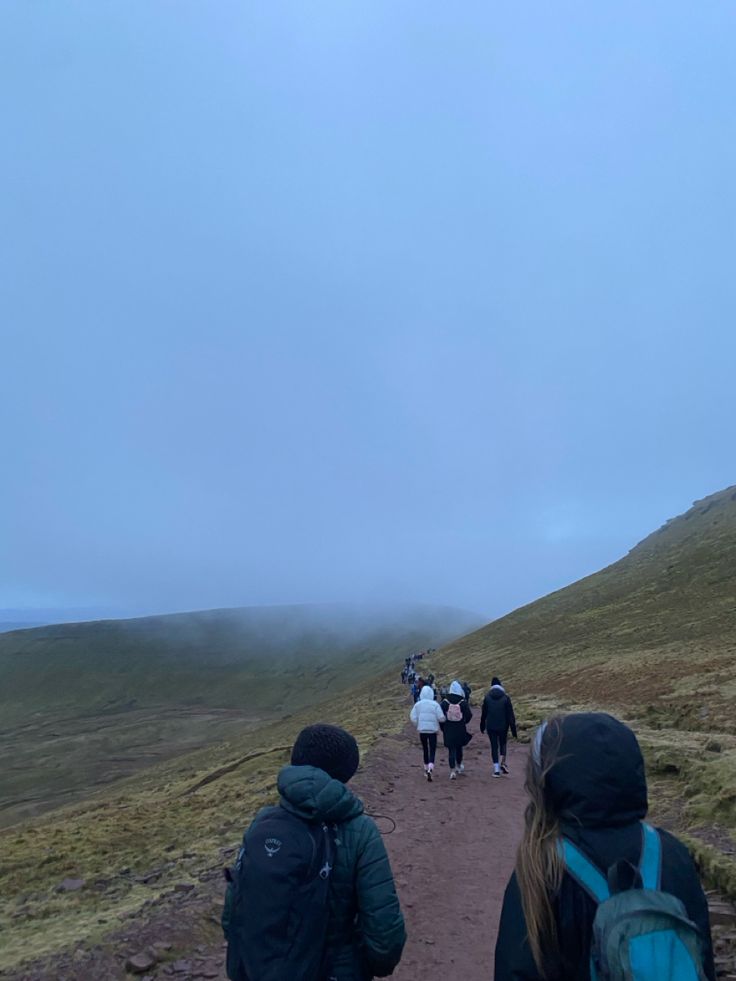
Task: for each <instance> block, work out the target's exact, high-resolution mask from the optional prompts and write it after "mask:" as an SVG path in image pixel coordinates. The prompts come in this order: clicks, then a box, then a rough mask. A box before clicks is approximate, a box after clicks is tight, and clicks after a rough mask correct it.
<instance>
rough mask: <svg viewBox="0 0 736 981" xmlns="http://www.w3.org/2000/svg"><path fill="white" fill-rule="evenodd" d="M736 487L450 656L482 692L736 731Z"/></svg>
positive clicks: (467, 640)
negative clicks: (497, 686) (498, 688)
mask: <svg viewBox="0 0 736 981" xmlns="http://www.w3.org/2000/svg"><path fill="white" fill-rule="evenodd" d="M735 654H736V487H729V488H727V489H726V490H724V491H721V492H719V493H717V494H713V495H712V496H710V497H707V498H705V499H704V500H702V501H697V502H696V503H695V504H694V505H693V507H692V508H691V509H690V510H689V511H688V512H687V513H686V514H683V515H681V516H680V517H678V518H674V519H672V520H671V521H668V522H667V523H666V524H665V525H664V526H663V527H662V528H660V529H659V530H658V531H656V532H654V533H653V534H652V535H649V536H648V537H647V538H645V539H644V541H642V542H641V543H640V544H638V545H637V546H636V547H635V548H633V549H632V550H631V551H630V552H629V554H628V555H626V556H625V557H624V558H622V559H621V560H619V561H618V562H615V563H614V564H613V565H610V566H608V567H607V568H605V569H603V570H602V571H600V572H597V573H595V574H594V575H592V576H588V577H587V578H585V579H582V580H580V581H579V582H576V583H573V584H572V585H571V586H567V587H566V588H565V589H561V590H559V591H558V592H555V593H551V594H550V595H549V596H545V597H544V598H543V599H540V600H537V601H536V602H534V603H531V604H529V605H528V606H525V607H522V608H521V609H519V610H516V611H515V612H513V613H511V614H509V615H508V616H505V617H503V618H502V619H500V620H496V621H495V622H493V623H491V624H489V625H488V626H486V627H483V628H482V629H480V630H478V631H476V632H475V633H472V634H469V635H468V636H466V637H463V638H461V639H460V640H459V641H457V642H456V643H454V644H452V645H450V646H449V647H448V648H447V649H446V651H445V657H446V659H447V663H448V664H454V663H457V664H458V668H459V667H460V665H462V666H463V670H464V671H465V673H466V674H469V675H472V676H473V680H474V681H475V682H476V684H479V685H485V684H487V683H488V682H489V681H490V677H491V675H492V674H499V675H501V676H502V677H503V678H504V680H507V681H508V682H509V683H511V684H513V687H514V689H515V690H516V691H517V692H519V693H526V694H532V695H540V696H559V698H561V699H564V700H566V701H570V700H577V701H581V702H586V701H590V702H605V704H607V705H610V706H613V707H615V706H619V707H622V708H626V709H627V710H630V709H631V708H632V706H638V707H650V706H651V707H652V709H653V711H654V712H659V713H661V714H663V715H664V716H666V717H668V718H671V719H675V720H677V722H678V724H679V725H685V726H687V727H690V728H707V729H711V728H713V727H717V728H719V729H725V730H727V731H729V732H736V711H734V709H735V708H736V657H734V655H735Z"/></svg>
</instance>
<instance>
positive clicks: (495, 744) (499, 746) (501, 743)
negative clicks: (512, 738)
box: [488, 729, 508, 763]
mask: <svg viewBox="0 0 736 981" xmlns="http://www.w3.org/2000/svg"><path fill="white" fill-rule="evenodd" d="M488 738H489V739H490V740H491V756H492V757H493V762H494V763H498V754H499V752H500V754H501V756H504V757H505V756H506V740H507V738H508V732H507V730H505V729H504V730H503V732H502V731H501V730H499V729H489V730H488Z"/></svg>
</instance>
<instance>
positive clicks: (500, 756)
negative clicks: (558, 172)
mask: <svg viewBox="0 0 736 981" xmlns="http://www.w3.org/2000/svg"><path fill="white" fill-rule="evenodd" d="M509 729H511V735H512V736H513V737H514V739H516V737H517V733H516V717H515V715H514V706H513V705H512V704H511V699H510V698H509V696H508V695H507V694H506V691H505V689H504V687H503V685H502V684H501V682H500V681H499V680H498V678H493V680H492V681H491V689H490V691H489V692H488V694H487V695H486V697H485V698H484V699H483V709H482V711H481V713H480V731H481V732H487V733H488V738H489V740H490V742H491V759H492V760H493V776H494V777H500V776H501V774H502V773H508V772H509V768H508V765H507V763H506V742H507V740H508V735H509Z"/></svg>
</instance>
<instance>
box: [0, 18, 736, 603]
mask: <svg viewBox="0 0 736 981" xmlns="http://www.w3.org/2000/svg"><path fill="white" fill-rule="evenodd" d="M734 28H736V8H735V7H734V6H733V5H732V4H709V5H704V4H691V3H684V2H679V0H675V2H672V0H667V2H664V0H653V2H651V3H648V4H644V5H642V4H641V3H636V2H633V0H624V2H622V3H618V4H615V5H609V6H608V8H607V9H606V8H605V7H601V5H591V4H589V3H583V2H575V3H572V2H561V3H555V4H549V3H543V2H541V0H532V2H529V3H524V4H501V3H489V2H487V0H483V2H472V0H471V2H467V3H464V4H462V5H460V6H458V5H452V4H447V3H440V2H439V0H436V2H435V0H429V2H423V3H421V4H411V3H409V4H396V3H393V2H388V0H386V2H383V0H366V2H360V0H358V2H352V3H348V4H346V3H342V2H339V3H338V2H337V0H325V2H322V3H319V4H306V5H305V4H302V3H291V2H284V3H279V4H273V3H265V2H264V3H260V2H255V3H247V4H242V3H236V2H227V0H218V2H217V3H211V4H203V3H201V2H199V0H197V2H187V0H178V2H177V3H176V4H172V3H168V2H163V0H159V2H151V0H145V2H144V0H132V2H131V0H126V2H122V0H121V2H118V3H115V2H113V3H105V4H100V3H99V2H98V0H79V2H77V3H74V4H40V3H34V4H31V3H28V2H27V0H6V2H5V3H3V5H2V10H1V11H0V115H1V118H2V120H3V144H4V149H3V153H2V154H0V181H1V182H2V187H3V194H2V195H1V196H0V227H2V235H1V236H0V250H1V252H2V254H1V255H0V331H1V332H2V336H1V338H0V340H1V344H0V359H1V362H2V385H1V386H0V434H1V435H2V446H3V453H2V476H1V479H0V607H2V608H13V614H14V619H16V620H17V621H19V622H21V621H23V620H24V619H25V617H24V614H23V611H26V610H32V609H35V608H40V607H43V608H45V609H47V608H52V609H57V610H60V611H61V610H64V609H68V608H74V609H85V610H96V609H99V610H104V611H105V615H109V611H115V613H116V614H121V615H122V614H131V615H132V614H140V613H149V612H157V611H168V610H186V609H195V608H207V607H223V606H242V605H258V604H275V603H312V602H314V603H316V602H327V603H332V602H351V603H355V602H364V601H365V602H370V603H382V602H385V601H389V600H391V601H397V602H407V603H415V602H423V603H438V604H447V605H451V606H458V607H462V608H464V609H470V610H473V611H476V612H479V613H482V614H483V615H484V616H487V617H493V616H497V615H499V614H501V613H503V612H505V611H507V610H509V609H511V608H513V607H515V606H518V605H520V604H521V603H524V602H527V601H529V600H532V599H534V598H535V597H537V596H539V595H541V594H543V593H545V592H547V591H549V590H551V589H553V588H557V587H560V586H563V585H565V584H566V583H568V582H570V581H572V580H574V579H576V578H579V577H580V576H582V575H585V574H587V573H589V572H592V571H594V570H596V569H597V568H600V567H601V566H603V565H606V564H608V563H609V562H611V561H613V560H615V559H616V558H618V557H619V556H620V555H622V554H624V553H625V552H626V551H627V550H628V549H629V548H630V547H632V546H633V545H634V544H635V543H636V542H637V541H638V540H639V539H640V538H642V537H643V536H644V535H646V534H648V533H649V532H650V531H652V530H654V528H656V527H657V526H659V525H660V524H662V523H663V522H664V521H665V520H666V519H667V518H669V517H671V516H672V515H674V514H677V513H679V512H681V511H683V510H685V509H686V508H687V507H688V506H689V505H690V503H691V502H692V500H693V499H695V498H697V497H701V496H704V495H706V494H708V493H711V492H713V491H716V490H718V489H720V488H721V487H724V486H726V485H728V484H731V483H733V482H734V449H733V420H734V417H735V411H736V386H734V383H733V372H734V363H735V358H734V355H736V333H735V332H734V327H733V324H734V322H735V321H734V314H735V313H736V302H735V301H736V295H735V294H736V279H735V278H734V276H733V268H734V246H735V244H736V243H735V241H734V239H735V237H736V236H735V231H736V195H735V193H734V174H736V159H735V158H736V141H735V140H734V132H736V119H735V118H734V117H735V115H736V111H735V108H734V107H735V103H734V100H733V92H734V90H735V88H736V62H734V59H733V50H732V38H733V32H734Z"/></svg>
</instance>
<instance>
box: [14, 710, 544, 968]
mask: <svg viewBox="0 0 736 981" xmlns="http://www.w3.org/2000/svg"><path fill="white" fill-rule="evenodd" d="M408 710H409V706H408V705H407V715H408ZM471 731H475V735H474V738H473V740H472V742H471V743H470V746H469V747H468V750H467V751H466V768H467V774H466V775H464V776H462V777H461V778H460V779H458V780H456V781H452V782H451V781H450V779H449V769H448V767H447V751H446V750H445V749H443V748H442V747H441V746H440V747H439V748H438V754H437V771H436V774H437V775H436V778H435V780H434V781H433V782H432V783H428V782H427V780H426V779H425V777H424V770H423V766H422V756H421V747H420V746H419V740H418V737H417V735H416V733H415V732H414V730H413V729H412V730H411V732H410V731H408V730H407V731H406V732H404V733H403V734H401V735H399V736H386V737H384V738H382V739H380V740H379V741H378V743H377V744H376V746H375V747H374V748H373V750H372V751H371V752H370V753H369V754H368V756H367V759H366V765H365V767H364V768H363V769H362V770H361V771H360V773H359V774H358V775H357V776H356V778H355V780H354V781H353V782H352V783H351V787H352V788H353V789H354V790H355V792H356V794H358V796H359V797H361V798H362V799H363V801H364V802H365V805H366V810H367V811H368V813H369V814H371V815H373V816H374V817H375V818H376V820H377V823H378V826H379V828H380V829H381V831H382V832H384V833H385V832H388V831H390V829H391V827H392V822H394V821H395V822H396V828H395V830H393V831H391V833H389V834H386V837H385V841H386V845H387V847H388V851H389V855H390V857H391V864H392V867H393V871H394V876H395V878H396V882H397V886H398V890H399V895H400V897H401V904H402V908H403V910H404V915H405V917H406V921H407V932H408V934H409V940H408V943H407V946H406V950H405V952H404V957H403V959H402V962H401V964H400V965H399V967H398V969H397V970H396V972H395V973H394V975H393V977H394V978H395V979H396V981H417V978H421V979H422V981H444V979H446V978H447V976H448V971H449V972H450V973H451V974H452V975H455V974H457V976H458V977H461V978H462V979H463V981H481V979H482V981H492V978H493V949H494V945H495V942H496V928H497V925H498V917H499V912H500V909H501V900H502V898H503V891H504V888H505V886H506V882H507V880H508V877H509V873H510V872H511V868H512V865H513V862H514V853H515V850H516V845H517V842H518V838H519V834H520V830H521V814H522V810H523V804H524V799H523V792H522V783H523V776H522V771H523V766H524V761H525V749H524V747H520V746H518V745H516V744H510V747H509V748H510V755H509V764H510V769H511V775H510V776H508V777H502V778H500V779H493V778H492V777H491V766H490V753H489V748H488V741H487V739H486V738H485V736H481V735H480V734H479V733H478V732H477V723H476V721H475V720H474V721H473V722H472V723H471ZM441 741H442V740H441V737H440V743H441ZM274 777H275V774H274ZM233 851H234V849H232V848H229V849H225V850H223V851H221V852H220V859H219V861H217V856H216V855H213V856H212V858H213V865H212V866H211V867H210V868H208V869H206V870H204V871H202V872H201V873H200V874H199V875H198V876H197V877H196V879H197V881H196V883H192V884H189V885H182V886H181V888H179V887H175V888H174V890H173V891H172V892H170V893H169V894H168V895H167V896H165V897H162V898H160V899H158V900H151V901H150V902H148V903H146V904H145V906H144V908H143V909H141V910H138V911H136V912H134V913H132V914H129V915H128V916H126V917H123V922H122V923H121V924H120V926H118V928H117V929H116V930H114V931H113V932H112V933H110V934H109V935H108V937H107V938H106V939H105V940H104V941H103V942H102V943H100V944H98V945H95V946H93V947H86V946H81V947H80V948H79V949H78V950H69V951H65V952H63V953H60V954H59V955H57V956H55V957H54V958H53V959H52V960H51V959H47V958H44V959H42V960H40V961H37V962H32V963H28V964H26V965H25V967H24V968H22V969H20V970H19V971H8V972H2V971H0V977H2V978H8V979H12V981H100V979H102V978H104V979H106V981H123V979H124V978H132V976H133V975H132V974H128V973H127V972H126V969H125V967H126V961H127V960H128V958H129V957H131V956H133V955H137V956H139V957H140V958H142V960H143V961H144V962H145V961H146V960H148V961H149V962H150V966H149V967H148V968H147V969H146V970H144V971H141V974H140V975H139V976H144V981H159V979H161V981H163V979H165V978H166V979H172V981H205V979H213V981H226V975H225V970H224V960H225V951H224V946H223V942H222V934H221V931H220V928H219V916H220V911H221V909H222V896H223V881H222V873H221V866H222V865H223V864H225V863H226V862H227V861H231V860H232V853H233ZM191 878H192V877H191V875H187V879H191Z"/></svg>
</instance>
